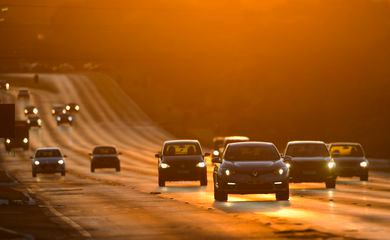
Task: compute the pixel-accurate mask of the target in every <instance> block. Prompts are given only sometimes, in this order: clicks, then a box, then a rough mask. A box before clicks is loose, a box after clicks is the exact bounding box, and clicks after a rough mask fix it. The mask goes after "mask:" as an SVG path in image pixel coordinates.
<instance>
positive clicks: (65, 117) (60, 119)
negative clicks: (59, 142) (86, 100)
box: [55, 113, 74, 126]
mask: <svg viewBox="0 0 390 240" xmlns="http://www.w3.org/2000/svg"><path fill="white" fill-rule="evenodd" d="M55 118H56V122H57V126H59V125H62V124H69V125H70V126H72V124H73V120H74V117H73V116H72V115H70V114H69V113H62V114H59V115H57V116H56V117H55Z"/></svg>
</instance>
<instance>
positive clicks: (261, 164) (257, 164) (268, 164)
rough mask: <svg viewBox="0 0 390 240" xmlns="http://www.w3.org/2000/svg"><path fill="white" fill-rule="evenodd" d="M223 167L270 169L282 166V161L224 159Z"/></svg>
mask: <svg viewBox="0 0 390 240" xmlns="http://www.w3.org/2000/svg"><path fill="white" fill-rule="evenodd" d="M222 165H223V167H228V168H239V169H270V168H278V167H282V166H283V165H284V163H283V162H282V161H281V160H277V161H226V160H225V161H224V162H223V164H222Z"/></svg>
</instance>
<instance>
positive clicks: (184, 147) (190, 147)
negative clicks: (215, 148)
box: [164, 143, 202, 156]
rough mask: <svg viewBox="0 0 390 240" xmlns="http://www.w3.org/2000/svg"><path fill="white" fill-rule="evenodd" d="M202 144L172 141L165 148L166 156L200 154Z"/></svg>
mask: <svg viewBox="0 0 390 240" xmlns="http://www.w3.org/2000/svg"><path fill="white" fill-rule="evenodd" d="M200 154H202V151H201V150H200V146H199V145H198V144H195V143H170V144H166V145H165V148H164V155H165V156H182V155H200Z"/></svg>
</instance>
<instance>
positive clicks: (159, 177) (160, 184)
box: [158, 175, 165, 187]
mask: <svg viewBox="0 0 390 240" xmlns="http://www.w3.org/2000/svg"><path fill="white" fill-rule="evenodd" d="M158 186H160V187H165V180H164V179H163V178H162V177H161V176H160V175H158Z"/></svg>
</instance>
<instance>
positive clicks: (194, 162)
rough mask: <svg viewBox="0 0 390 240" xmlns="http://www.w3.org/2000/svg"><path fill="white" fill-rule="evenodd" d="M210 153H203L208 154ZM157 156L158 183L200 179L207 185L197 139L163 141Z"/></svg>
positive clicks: (205, 168) (205, 166) (204, 165)
mask: <svg viewBox="0 0 390 240" xmlns="http://www.w3.org/2000/svg"><path fill="white" fill-rule="evenodd" d="M209 155H210V154H205V156H209ZM155 156H156V158H158V185H159V186H160V187H163V186H165V182H166V181H200V185H201V186H206V185H207V164H206V161H205V159H204V155H203V152H202V148H201V146H200V143H199V141H197V140H170V141H165V142H164V144H163V147H162V152H161V153H157V154H156V155H155Z"/></svg>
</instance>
